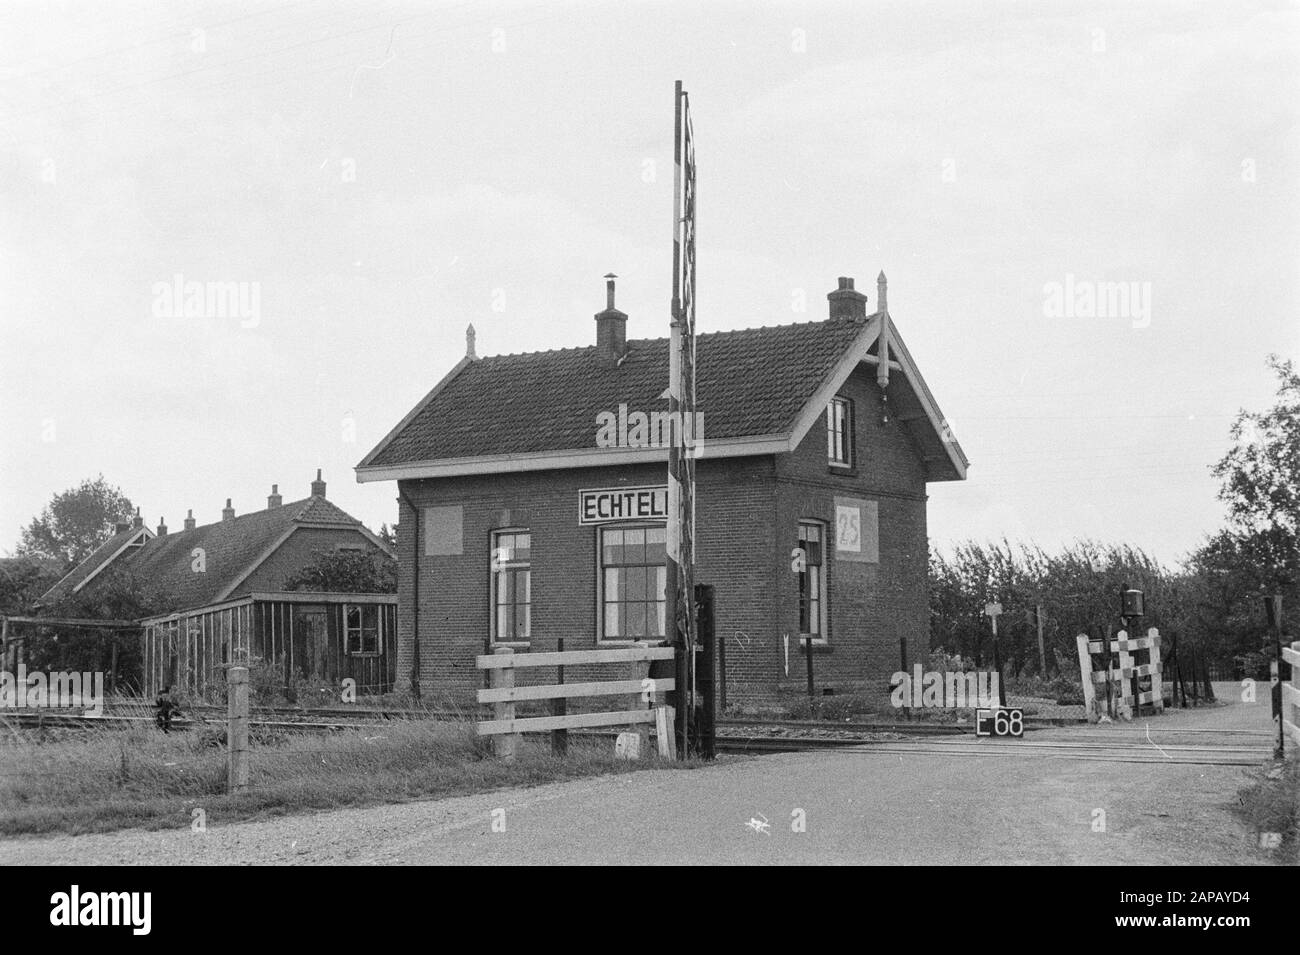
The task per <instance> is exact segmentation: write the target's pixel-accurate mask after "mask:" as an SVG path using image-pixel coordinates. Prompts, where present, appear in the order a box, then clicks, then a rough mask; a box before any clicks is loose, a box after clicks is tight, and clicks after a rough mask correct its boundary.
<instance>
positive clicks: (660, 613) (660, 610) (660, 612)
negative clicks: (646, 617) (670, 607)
mask: <svg viewBox="0 0 1300 955" xmlns="http://www.w3.org/2000/svg"><path fill="white" fill-rule="evenodd" d="M665 606H666V605H665V604H664V602H663V601H662V600H659V601H656V602H655V604H654V607H655V617H656V619H657V622H658V628H657V629H656V630H655V632H654V636H656V637H662V636H663V635H664V632H665V631H664V612H665V611H664V607H665Z"/></svg>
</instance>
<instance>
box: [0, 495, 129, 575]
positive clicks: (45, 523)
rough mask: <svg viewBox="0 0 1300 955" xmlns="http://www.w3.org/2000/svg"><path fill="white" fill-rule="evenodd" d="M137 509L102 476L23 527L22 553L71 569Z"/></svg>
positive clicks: (59, 498)
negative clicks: (49, 559)
mask: <svg viewBox="0 0 1300 955" xmlns="http://www.w3.org/2000/svg"><path fill="white" fill-rule="evenodd" d="M134 510H135V508H134V507H133V506H132V504H131V501H130V499H129V498H128V497H127V496H126V495H125V494H123V493H122V490H121V488H117V487H114V486H112V485H110V484H109V483H108V482H106V481H105V480H104V475H102V474H101V475H99V476H98V477H96V478H95V479H94V480H85V481H82V482H81V484H80V485H78V486H77V487H75V488H72V489H71V490H68V491H63V492H62V493H59V494H55V495H54V497H53V498H52V499H51V501H50V503H49V504H48V505H47V506H46V507H45V510H43V511H41V514H40V516H39V517H36V518H33V520H32V522H31V524H29V525H28V526H27V527H25V528H23V531H22V542H21V543H20V544H19V546H18V553H19V554H20V555H32V556H43V557H50V558H53V559H54V560H58V561H61V562H62V563H63V565H64V567H67V568H71V567H74V566H76V565H77V564H79V563H81V562H82V561H83V560H85V559H86V558H87V557H89V556H90V554H91V553H92V552H93V551H94V550H95V548H96V547H98V546H99V545H100V544H102V543H104V541H106V540H108V538H109V537H111V536H112V535H113V525H114V524H115V523H117V522H118V521H125V520H129V519H130V517H131V515H132V513H133V512H134Z"/></svg>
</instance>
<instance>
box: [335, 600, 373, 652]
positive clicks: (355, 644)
mask: <svg viewBox="0 0 1300 955" xmlns="http://www.w3.org/2000/svg"><path fill="white" fill-rule="evenodd" d="M343 624H344V629H345V631H346V633H345V637H346V646H347V648H348V653H378V652H379V608H378V607H377V606H375V605H374V604H344V606H343Z"/></svg>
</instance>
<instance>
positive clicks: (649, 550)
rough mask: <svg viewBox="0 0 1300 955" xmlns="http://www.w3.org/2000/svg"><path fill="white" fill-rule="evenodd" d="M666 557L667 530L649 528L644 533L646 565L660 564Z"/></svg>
mask: <svg viewBox="0 0 1300 955" xmlns="http://www.w3.org/2000/svg"><path fill="white" fill-rule="evenodd" d="M667 556H668V530H667V529H666V528H663V527H651V528H648V529H647V530H646V532H645V559H646V563H647V564H662V563H663V562H664V558H665V557H667Z"/></svg>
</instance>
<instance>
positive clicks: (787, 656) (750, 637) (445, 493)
mask: <svg viewBox="0 0 1300 955" xmlns="http://www.w3.org/2000/svg"><path fill="white" fill-rule="evenodd" d="M885 291H886V290H885V278H884V275H883V274H882V275H881V276H880V278H879V280H878V295H879V299H878V307H877V308H876V310H875V311H874V312H873V313H872V314H868V313H867V305H866V303H867V297H866V296H865V295H863V294H862V293H860V292H858V291H856V290H855V289H854V287H853V280H852V279H847V278H842V279H840V280H839V287H838V288H837V289H835V290H834V291H832V292H831V293H830V294H829V295H828V296H827V298H828V300H829V311H830V314H829V317H828V318H827V319H826V320H824V321H816V322H806V323H801V324H793V325H782V326H773V327H766V328H753V329H745V330H740V331H728V332H715V333H710V334H702V335H699V336H698V337H697V339H696V355H697V395H698V401H697V405H698V409H699V411H700V413H701V414H702V416H703V417H702V421H701V422H698V423H697V425H698V426H697V427H696V429H695V431H696V434H695V435H694V438H695V441H696V445H695V447H694V450H693V451H692V453H693V454H695V455H696V473H697V498H696V538H697V545H696V548H697V549H696V565H697V569H696V580H697V582H700V583H709V584H712V585H714V587H715V598H716V605H717V606H716V624H717V632H718V634H719V635H720V637H721V638H722V639H724V640H725V641H726V650H725V656H726V664H725V674H724V676H725V680H726V695H727V698H728V699H729V700H738V699H743V698H754V697H771V696H774V695H777V694H779V693H780V692H781V691H782V690H783V689H793V688H802V687H803V686H804V680H805V670H804V664H803V656H802V654H801V653H800V649H799V648H800V646H801V642H800V637H801V636H804V635H811V636H812V637H813V641H814V642H813V647H814V653H815V655H814V667H813V669H814V674H815V676H816V680H817V684H818V686H819V687H833V688H835V689H837V690H839V691H840V692H843V691H844V690H847V689H857V688H862V687H864V686H868V687H879V688H881V689H883V688H884V687H886V686H887V684H888V681H889V677H890V675H891V674H892V673H893V672H894V671H895V670H896V669H898V667H899V664H900V657H899V638H900V637H905V638H907V641H908V646H909V648H911V650H912V651H913V656H916V657H919V655H920V654H921V653H923V652H924V651H925V649H926V648H927V647H928V644H929V627H928V612H927V584H926V564H927V538H926V485H927V483H929V482H931V481H954V480H962V479H964V477H965V474H966V467H967V463H968V462H967V460H966V458H965V456H964V455H963V453H962V451H961V448H960V447H959V446H958V444H957V442H956V440H955V439H954V438H953V436H952V434H951V432H950V430H949V429H948V428H947V425H946V423H945V421H944V419H943V416H942V414H941V413H940V411H939V409H938V406H937V405H936V403H935V401H934V398H933V396H932V395H931V393H930V390H929V388H927V387H926V384H925V382H924V381H923V380H922V378H921V375H920V372H919V371H918V370H917V368H916V366H915V364H914V363H913V361H912V358H911V355H910V354H909V352H908V350H907V346H906V345H905V344H904V343H903V340H902V338H901V336H900V335H899V333H898V330H897V328H896V327H895V326H894V324H893V322H892V320H891V318H890V316H889V313H888V311H887V310H886V307H885V299H886V294H885ZM626 326H627V316H626V315H625V314H624V313H622V312H620V311H618V310H617V309H616V308H615V307H614V294H613V282H612V281H611V282H610V286H609V300H608V305H607V308H606V309H605V310H604V311H602V312H600V313H598V314H597V315H596V343H595V345H593V346H587V347H583V348H565V349H560V350H556V351H547V352H538V353H531V354H519V355H502V356H495V357H482V358H480V357H478V356H477V355H476V354H475V349H474V333H473V329H472V327H471V329H470V330H469V333H468V348H467V354H466V356H465V357H464V358H463V359H462V360H461V361H460V362H459V363H457V364H456V366H455V367H453V368H452V369H451V371H450V372H449V373H448V374H447V376H446V377H445V378H443V380H442V381H440V382H439V383H438V384H437V386H436V387H435V388H434V389H433V390H432V391H431V392H430V393H429V394H428V395H427V396H426V397H425V398H424V399H423V400H422V401H421V402H420V403H419V404H418V405H417V406H416V407H415V408H414V409H413V410H412V411H411V412H410V413H409V414H408V415H407V416H406V417H405V418H404V419H403V420H402V421H401V422H400V423H399V424H398V425H397V427H396V428H394V429H393V431H392V432H390V433H389V434H388V435H387V436H386V437H385V438H384V439H383V440H382V441H381V442H380V443H379V444H378V445H377V446H376V447H375V449H374V450H373V451H371V452H370V453H369V454H368V455H367V456H366V457H365V459H364V460H363V461H362V462H361V463H360V464H359V465H358V467H357V476H358V480H360V481H387V480H396V481H397V482H398V504H399V509H400V527H401V529H402V532H401V533H400V534H399V540H398V554H399V561H400V582H399V589H398V608H399V609H398V662H397V665H398V673H399V676H398V680H399V684H406V683H408V682H409V681H411V680H412V679H418V681H419V685H420V689H421V690H422V691H427V690H434V691H440V692H441V691H446V692H450V693H452V694H454V695H460V694H468V693H469V692H470V691H472V690H473V689H474V688H476V687H478V686H479V685H481V678H480V674H479V673H478V672H476V670H475V668H474V656H475V655H476V654H478V653H481V652H483V651H484V648H485V646H487V645H489V644H493V643H501V644H507V645H510V646H513V647H514V648H516V650H517V651H528V650H531V651H542V650H553V649H555V643H556V640H557V638H560V637H563V638H564V639H565V649H566V650H571V649H581V648H583V647H591V646H596V645H617V644H619V643H625V642H627V641H630V640H637V639H655V638H656V637H661V636H662V635H663V632H664V631H663V608H664V596H663V589H662V588H663V582H664V570H663V564H664V546H665V545H664V541H665V530H664V528H665V523H664V518H663V515H664V514H665V512H666V509H665V508H664V506H663V501H664V499H665V498H666V490H665V488H666V483H667V482H666V466H667V465H666V462H667V454H668V452H667V446H666V443H663V442H660V443H658V444H656V443H655V440H654V439H655V436H656V427H655V423H656V421H655V417H654V416H655V413H656V412H659V413H661V414H660V415H659V417H658V419H657V423H658V425H659V427H660V428H662V427H663V417H662V412H664V411H665V409H666V407H667V401H666V399H665V398H664V397H663V394H664V389H665V386H666V383H667V379H668V341H667V339H649V340H646V339H635V340H633V339H628V338H627V337H626ZM638 414H640V415H643V416H644V417H639V416H638ZM646 419H650V420H651V426H650V427H649V428H647V427H645V425H646ZM685 430H686V433H687V435H688V436H689V435H690V431H691V429H690V428H689V427H688V428H686V429H685ZM664 433H666V432H660V436H661V437H662V435H663V434H664ZM647 438H648V440H647ZM689 446H690V445H689V444H688V447H689ZM417 514H418V519H417ZM408 528H410V529H413V530H412V531H408ZM795 548H801V549H802V553H803V554H804V555H805V558H806V559H805V560H804V562H803V564H804V565H803V566H802V567H801V568H799V567H796V565H795V562H794V561H793V560H792V551H794V549H795ZM417 636H418V640H419V643H418V652H417V646H416V644H415V639H416V637H417ZM787 646H788V653H787ZM417 661H418V666H417Z"/></svg>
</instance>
